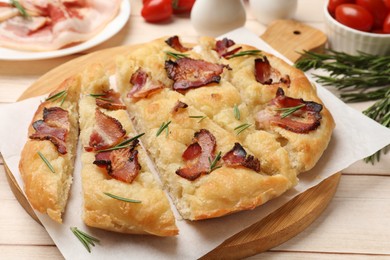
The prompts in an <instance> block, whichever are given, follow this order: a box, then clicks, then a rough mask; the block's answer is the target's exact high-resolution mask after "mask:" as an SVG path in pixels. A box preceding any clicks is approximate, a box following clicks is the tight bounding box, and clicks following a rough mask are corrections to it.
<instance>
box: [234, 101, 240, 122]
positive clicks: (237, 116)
mask: <svg viewBox="0 0 390 260" xmlns="http://www.w3.org/2000/svg"><path fill="white" fill-rule="evenodd" d="M233 115H234V117H235V118H236V119H237V120H240V117H241V114H240V110H239V109H238V106H237V104H235V105H234V107H233Z"/></svg>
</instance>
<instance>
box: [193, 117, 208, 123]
mask: <svg viewBox="0 0 390 260" xmlns="http://www.w3.org/2000/svg"><path fill="white" fill-rule="evenodd" d="M206 117H207V116H189V118H199V121H198V123H199V122H201V121H202V120H203V119H205V118H206Z"/></svg>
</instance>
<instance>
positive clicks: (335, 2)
mask: <svg viewBox="0 0 390 260" xmlns="http://www.w3.org/2000/svg"><path fill="white" fill-rule="evenodd" d="M389 1H390V0H389ZM353 2H354V0H329V3H328V11H329V13H330V14H331V15H332V16H333V17H334V13H335V11H336V7H337V6H339V5H341V4H348V3H353Z"/></svg>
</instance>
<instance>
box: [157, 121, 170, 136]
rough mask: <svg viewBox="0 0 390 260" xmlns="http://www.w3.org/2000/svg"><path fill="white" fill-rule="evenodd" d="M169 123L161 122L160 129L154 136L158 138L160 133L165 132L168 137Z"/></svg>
mask: <svg viewBox="0 0 390 260" xmlns="http://www.w3.org/2000/svg"><path fill="white" fill-rule="evenodd" d="M170 123H171V121H170V120H169V121H168V122H166V123H165V122H163V123H162V124H161V126H160V128H159V129H158V130H157V133H156V136H159V135H160V134H161V133H162V131H164V130H166V131H167V136H168V126H169V124H170Z"/></svg>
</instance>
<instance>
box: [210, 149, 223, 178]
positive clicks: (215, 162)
mask: <svg viewBox="0 0 390 260" xmlns="http://www.w3.org/2000/svg"><path fill="white" fill-rule="evenodd" d="M221 154H222V153H221V151H219V153H218V154H217V156H216V157H215V158H214V160H213V161H211V158H210V157H209V164H210V168H209V173H211V172H212V171H215V170H216V169H219V168H221V167H222V166H221V165H217V164H218V162H219V161H220V160H221Z"/></svg>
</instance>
